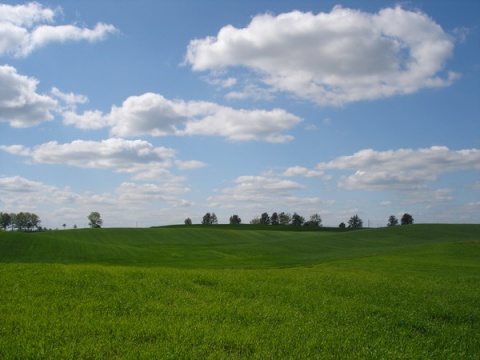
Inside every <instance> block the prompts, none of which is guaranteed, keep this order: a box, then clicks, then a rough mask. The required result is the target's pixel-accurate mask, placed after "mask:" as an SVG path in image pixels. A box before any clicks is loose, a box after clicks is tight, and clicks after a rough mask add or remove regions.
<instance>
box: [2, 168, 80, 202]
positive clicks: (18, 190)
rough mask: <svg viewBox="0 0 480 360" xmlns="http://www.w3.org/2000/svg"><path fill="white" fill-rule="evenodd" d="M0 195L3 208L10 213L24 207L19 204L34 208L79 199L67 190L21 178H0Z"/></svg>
mask: <svg viewBox="0 0 480 360" xmlns="http://www.w3.org/2000/svg"><path fill="white" fill-rule="evenodd" d="M0 194H1V195H2V196H1V197H2V199H3V202H4V203H5V206H6V207H7V208H9V209H12V210H11V211H17V210H19V211H22V208H21V206H25V205H21V204H28V207H29V208H30V207H33V208H35V207H37V206H40V205H41V204H66V203H72V202H75V201H77V200H78V199H79V195H78V194H75V193H74V192H72V191H71V190H70V189H69V188H64V189H60V188H57V187H55V186H51V185H45V184H43V183H41V182H38V181H31V180H28V179H25V178H23V177H21V176H11V177H4V176H1V177H0ZM23 210H25V209H23Z"/></svg>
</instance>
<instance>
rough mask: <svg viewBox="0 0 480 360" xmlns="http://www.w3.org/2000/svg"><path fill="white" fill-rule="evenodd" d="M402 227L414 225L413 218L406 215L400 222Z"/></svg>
mask: <svg viewBox="0 0 480 360" xmlns="http://www.w3.org/2000/svg"><path fill="white" fill-rule="evenodd" d="M400 221H401V224H402V225H412V224H413V216H412V215H410V214H408V213H405V214H403V216H402V219H401V220H400Z"/></svg>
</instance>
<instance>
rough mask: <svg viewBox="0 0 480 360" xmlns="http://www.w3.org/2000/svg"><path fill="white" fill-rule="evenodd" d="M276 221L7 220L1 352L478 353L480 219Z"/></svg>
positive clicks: (0, 260)
mask: <svg viewBox="0 0 480 360" xmlns="http://www.w3.org/2000/svg"><path fill="white" fill-rule="evenodd" d="M270 228H272V227H270ZM270 228H268V229H258V228H251V227H245V228H230V227H218V228H198V227H192V228H187V227H172V228H170V227H168V228H158V229H102V230H75V231H55V232H47V233H31V234H20V233H8V232H7V233H0V299H1V301H0V358H2V359H57V358H60V359H153V358H158V359H300V358H301V359H306V358H308V359H339V358H359V359H377V358H385V359H405V358H408V359H410V358H411V359H478V354H480V336H479V335H478V334H480V306H479V300H478V299H480V226H476V225H414V226H406V227H395V228H388V229H387V228H385V229H365V230H362V231H351V232H334V231H328V229H327V230H323V231H318V232H303V231H302V232H292V231H285V230H282V231H272V230H271V229H270Z"/></svg>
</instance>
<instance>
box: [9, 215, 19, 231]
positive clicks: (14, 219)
mask: <svg viewBox="0 0 480 360" xmlns="http://www.w3.org/2000/svg"><path fill="white" fill-rule="evenodd" d="M10 226H11V230H12V231H13V229H15V228H16V227H17V214H15V213H11V214H10Z"/></svg>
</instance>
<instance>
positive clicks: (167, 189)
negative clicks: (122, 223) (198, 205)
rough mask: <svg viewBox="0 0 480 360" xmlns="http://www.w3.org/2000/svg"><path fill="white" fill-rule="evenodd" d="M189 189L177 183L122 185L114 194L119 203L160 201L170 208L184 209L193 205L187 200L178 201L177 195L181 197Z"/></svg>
mask: <svg viewBox="0 0 480 360" xmlns="http://www.w3.org/2000/svg"><path fill="white" fill-rule="evenodd" d="M189 190H190V189H188V188H185V187H182V186H181V184H178V183H166V184H162V185H157V184H137V183H122V184H121V185H120V186H119V187H118V188H117V189H116V192H117V194H118V195H119V200H120V201H129V202H141V203H142V202H143V203H144V202H145V201H148V202H151V201H162V202H165V203H167V204H169V205H171V206H175V207H179V206H181V207H184V206H191V205H193V204H192V203H190V202H189V201H187V200H184V199H180V198H178V197H177V195H182V194H185V193H187V192H189Z"/></svg>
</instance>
